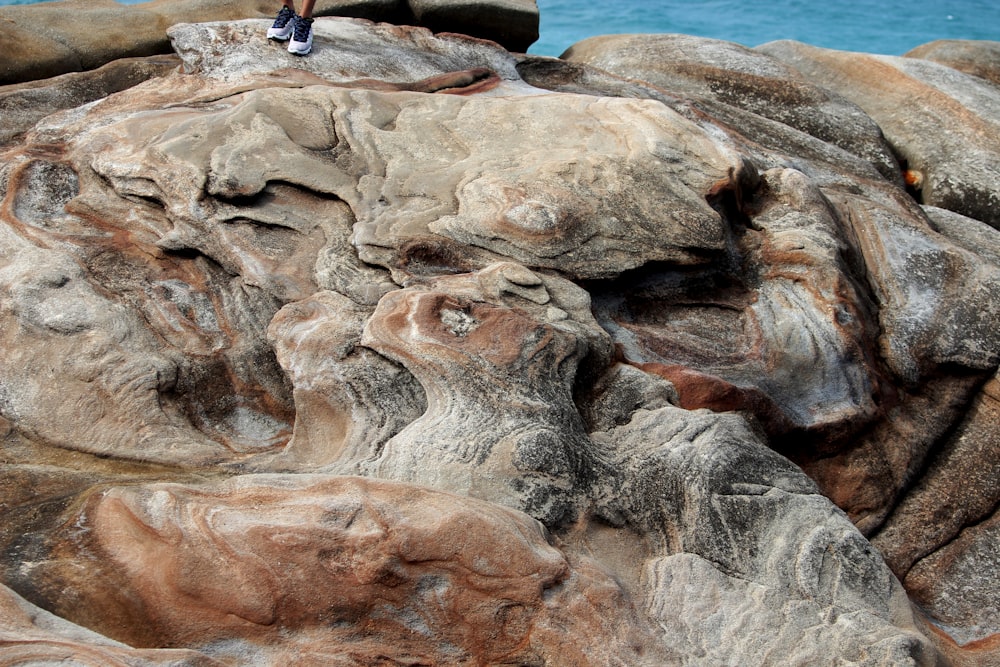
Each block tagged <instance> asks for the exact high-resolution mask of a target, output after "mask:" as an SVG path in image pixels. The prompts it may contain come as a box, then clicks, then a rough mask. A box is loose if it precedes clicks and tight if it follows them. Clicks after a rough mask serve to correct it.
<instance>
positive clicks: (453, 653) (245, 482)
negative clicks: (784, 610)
mask: <svg viewBox="0 0 1000 667" xmlns="http://www.w3.org/2000/svg"><path fill="white" fill-rule="evenodd" d="M75 521H76V523H77V525H78V526H80V527H81V528H82V529H83V530H84V531H85V532H86V533H87V534H88V535H90V536H92V538H91V539H88V540H85V541H84V542H83V543H82V544H81V546H80V547H79V548H71V549H70V550H69V551H67V547H69V545H63V546H60V547H58V548H57V559H56V560H54V561H53V564H52V565H51V569H52V570H53V571H52V572H49V576H53V577H56V576H57V577H59V578H60V579H63V578H72V577H73V574H72V572H73V571H74V569H75V567H74V566H76V567H78V564H79V563H102V564H103V565H102V566H101V567H102V568H103V570H104V571H103V574H102V575H101V576H91V575H88V576H87V577H86V578H85V579H84V580H81V581H78V582H76V583H75V585H74V589H75V590H76V594H77V598H76V600H75V601H74V604H73V605H64V604H62V602H60V601H58V600H56V601H53V604H54V606H55V607H56V608H57V609H58V610H59V611H60V612H61V613H62V614H63V615H64V616H66V617H68V618H71V619H74V618H76V619H79V620H81V621H83V622H87V623H88V624H90V625H92V626H93V627H96V629H98V630H101V631H103V632H105V633H106V634H108V635H110V636H113V637H115V638H116V639H119V640H122V641H127V642H129V643H130V644H132V645H136V646H205V645H210V644H213V643H217V642H226V643H227V644H228V648H224V649H222V650H221V651H220V656H225V658H226V659H228V660H237V661H238V662H240V663H243V664H246V663H247V662H252V661H254V660H256V659H261V658H263V659H265V660H267V659H270V660H273V659H274V658H273V657H272V658H268V656H269V654H270V655H272V656H273V655H274V654H275V653H278V652H283V653H284V654H286V655H287V654H290V652H291V651H294V652H295V653H296V654H298V655H301V656H302V657H303V659H305V660H306V661H307V662H309V663H310V664H320V663H321V662H322V661H323V660H324V659H326V658H327V657H329V656H335V655H337V654H346V655H349V656H350V661H349V662H347V663H346V664H370V662H372V661H378V660H386V659H388V660H393V661H396V662H399V663H406V662H411V663H412V662H413V661H417V662H419V663H423V664H434V663H437V664H441V663H449V664H482V663H483V662H486V663H493V664H503V663H510V662H519V663H521V664H533V663H538V662H539V661H543V662H546V663H547V664H561V665H573V664H588V663H589V662H591V661H592V660H593V657H592V656H595V655H600V654H602V653H603V652H605V651H608V650H609V648H611V647H614V648H613V649H612V650H611V654H612V655H616V656H620V657H621V658H622V659H624V658H625V656H627V655H629V654H631V655H632V658H631V660H630V662H631V661H633V660H639V659H640V656H639V654H638V653H637V651H636V649H637V647H638V646H641V645H642V644H643V643H648V639H645V637H644V633H645V632H646V631H645V629H644V628H643V626H642V624H641V623H640V622H639V620H638V616H637V615H635V614H632V619H631V621H626V620H625V618H624V617H623V616H622V615H621V614H620V613H617V614H615V615H614V616H602V615H601V614H600V613H599V610H601V609H616V610H621V609H623V605H625V606H627V604H628V603H627V601H626V600H625V596H624V593H623V591H622V590H621V588H620V587H619V585H618V584H617V583H615V582H614V581H613V580H612V579H611V578H610V577H609V576H608V575H607V574H606V573H605V572H603V571H602V570H600V569H599V568H598V567H596V566H595V565H594V564H593V563H590V562H587V561H579V562H574V563H571V562H570V561H569V560H567V557H566V555H564V554H563V552H562V551H561V550H560V549H558V548H557V547H555V546H552V545H551V544H550V543H549V541H548V538H547V535H546V532H545V529H544V528H543V527H542V526H541V525H540V524H539V523H537V522H535V521H533V520H531V519H528V518H527V517H526V516H524V515H523V514H520V513H517V512H512V511H509V510H504V509H503V508H500V507H497V506H496V505H492V504H487V503H481V502H475V501H472V500H470V499H468V498H460V497H455V496H451V495H449V494H444V493H439V492H432V491H428V490H425V489H420V488H417V487H412V486H407V485H400V484H393V483H388V482H380V481H374V480H365V479H360V478H349V477H332V478H327V477H319V476H309V475H300V476H297V477H294V478H274V477H270V476H263V477H256V476H249V477H241V478H239V479H237V480H233V481H227V482H224V483H221V484H215V485H211V486H208V487H206V486H204V485H199V486H185V485H179V484H160V485H145V486H142V487H116V488H111V489H107V490H103V491H100V492H97V493H95V494H94V495H93V496H92V497H90V498H89V499H88V500H87V501H86V502H85V504H84V506H83V509H82V510H81V513H80V515H79V516H78V517H77V518H76V519H75ZM54 555H56V554H54ZM93 574H96V573H93ZM81 603H82V604H81ZM588 608H589V609H590V611H589V612H588V611H587V609H588ZM121 619H128V622H127V625H125V624H122V623H121ZM585 619H587V620H586V623H584V624H583V625H581V622H582V621H584V620H585ZM623 621H625V623H624V624H623ZM594 624H596V625H594ZM290 628H294V630H295V632H294V633H293V634H291V635H288V634H287V633H288V629H290ZM571 638H572V639H571ZM229 652H231V653H230V654H229V655H226V654H227V653H229Z"/></svg>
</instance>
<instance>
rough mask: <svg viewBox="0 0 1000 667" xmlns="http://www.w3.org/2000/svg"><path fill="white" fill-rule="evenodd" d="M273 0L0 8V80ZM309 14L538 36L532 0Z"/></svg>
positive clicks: (235, 15) (245, 12)
mask: <svg viewBox="0 0 1000 667" xmlns="http://www.w3.org/2000/svg"><path fill="white" fill-rule="evenodd" d="M279 6H280V5H279V3H278V2H277V1H276V0H225V2H218V1H215V0H151V1H150V2H143V3H140V4H133V5H121V4H119V3H117V2H115V1H114V0H59V1H58V2H46V3H42V4H37V5H30V6H17V5H15V6H8V7H0V50H2V52H3V53H4V60H3V63H2V64H0V84H9V83H19V82H23V81H32V80H36V79H44V78H48V77H52V76H56V75H59V74H64V73H67V72H76V71H80V70H90V69H96V68H98V67H100V66H101V65H104V64H105V63H108V62H111V61H113V60H118V59H120V58H130V57H141V56H149V55H154V54H165V53H169V52H170V41H169V39H168V37H167V32H166V31H167V28H169V27H170V26H172V25H176V24H179V23H199V22H210V21H238V20H241V19H247V18H273V16H274V15H275V14H276V13H277V10H278V7H279ZM313 15H314V16H349V17H355V18H363V19H369V20H372V21H389V22H393V23H397V24H403V25H405V24H412V25H420V26H426V27H430V28H432V29H433V30H434V31H436V32H460V33H467V34H470V35H473V36H475V37H480V38H483V39H490V40H495V41H497V42H499V43H501V44H503V45H504V46H506V47H507V48H510V49H513V50H517V51H525V50H527V48H528V46H530V45H531V43H532V42H534V41H535V40H537V39H538V7H537V6H536V4H535V2H534V0H483V1H478V2H470V1H466V0H459V1H457V2H441V1H440V0H434V1H431V0H413V2H406V1H404V0H318V1H317V2H316V5H315V7H314V9H313Z"/></svg>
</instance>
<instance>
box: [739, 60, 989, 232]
mask: <svg viewBox="0 0 1000 667" xmlns="http://www.w3.org/2000/svg"><path fill="white" fill-rule="evenodd" d="M757 48H758V50H759V51H761V52H762V53H765V54H768V55H770V56H773V57H775V58H777V59H779V60H781V61H783V62H785V63H786V64H788V65H790V66H792V67H795V68H796V69H798V70H799V71H801V72H802V73H803V74H804V75H805V76H806V77H807V78H808V79H809V81H811V82H812V83H813V84H815V85H818V86H821V87H824V88H828V89H830V90H832V91H834V92H836V93H838V94H839V95H842V96H843V97H846V98H847V99H849V100H851V101H852V102H854V103H855V104H857V105H858V106H859V107H861V108H862V109H864V110H865V112H866V113H867V114H868V115H870V116H871V117H872V118H873V119H874V120H875V122H877V123H878V125H879V127H880V128H881V129H882V132H883V133H884V134H885V137H886V139H887V140H888V141H889V143H890V144H891V145H892V147H893V150H894V151H895V152H896V153H897V154H898V155H899V156H900V158H901V160H902V161H903V162H904V164H905V166H906V169H907V170H908V175H907V178H908V182H909V184H910V185H911V186H912V188H913V189H914V190H915V191H916V192H917V196H918V199H919V200H920V201H921V203H923V204H927V205H930V206H937V207H939V208H944V209H948V210H950V211H954V212H956V213H961V214H963V215H966V216H969V217H971V218H975V219H977V220H981V221H982V222H985V223H987V224H989V225H992V226H994V227H1000V213H998V211H1000V200H998V199H997V193H996V186H995V184H996V182H997V178H998V175H1000V172H998V167H997V165H998V164H1000V160H998V155H1000V139H998V137H1000V89H998V88H997V86H996V84H993V83H990V82H989V81H987V80H985V79H981V78H979V77H976V76H972V75H969V74H964V73H962V72H959V71H958V70H955V69H952V68H951V67H948V66H946V65H941V64H938V63H936V62H932V61H930V60H919V59H916V58H901V57H893V56H875V55H868V54H863V53H850V52H845V51H833V50H830V49H821V48H818V47H812V46H807V45H805V44H800V43H798V42H789V41H782V42H772V43H770V44H765V45H763V46H760V47H757Z"/></svg>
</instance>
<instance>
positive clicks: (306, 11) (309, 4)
mask: <svg viewBox="0 0 1000 667" xmlns="http://www.w3.org/2000/svg"><path fill="white" fill-rule="evenodd" d="M293 1H294V0H288V2H289V3H291V2H293ZM315 4H316V0H302V13H301V14H299V16H301V17H302V18H304V19H311V18H312V15H313V5H315ZM292 9H295V7H292Z"/></svg>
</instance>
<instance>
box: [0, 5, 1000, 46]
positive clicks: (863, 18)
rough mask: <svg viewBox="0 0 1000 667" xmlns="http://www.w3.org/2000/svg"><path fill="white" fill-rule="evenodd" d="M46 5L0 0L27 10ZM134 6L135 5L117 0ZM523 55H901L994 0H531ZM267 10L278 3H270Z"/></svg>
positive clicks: (975, 16)
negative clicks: (642, 44)
mask: <svg viewBox="0 0 1000 667" xmlns="http://www.w3.org/2000/svg"><path fill="white" fill-rule="evenodd" d="M45 1H49V0H0V5H29V4H35V3H37V2H45ZM118 1H119V2H121V3H122V4H127V5H132V4H139V3H141V2H143V0H118ZM537 2H538V9H539V12H540V15H541V25H540V37H539V39H538V41H537V42H535V44H533V45H532V47H531V48H530V49H528V52H529V53H534V54H538V55H546V56H558V55H560V54H562V52H563V51H565V50H566V49H567V48H568V47H570V46H571V45H573V44H574V43H576V42H578V41H580V40H582V39H585V38H587V37H593V36H595V35H605V34H612V33H683V34H687V35H697V36H700V37H711V38H715V39H724V40H727V41H730V42H737V43H739V44H743V45H745V46H757V45H759V44H763V43H765V42H770V41H773V40H776V39H794V40H798V41H800V42H806V43H807V44H813V45H815V46H824V47H827V48H832V49H842V50H845V51H864V52H867V53H882V54H886V55H902V54H904V53H906V52H907V51H909V50H910V49H912V48H914V47H915V46H919V45H920V44H925V43H927V42H931V41H934V40H936V39H988V40H993V41H1000V0H808V1H807V0H770V1H763V2H747V1H746V0H705V1H703V2H677V1H671V0H666V1H664V0H604V1H603V2H597V1H595V0H537ZM274 4H275V7H277V5H278V2H277V0H275V3H274Z"/></svg>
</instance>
